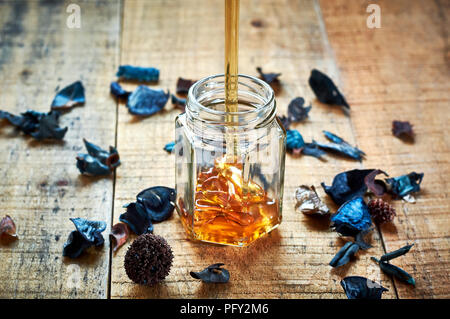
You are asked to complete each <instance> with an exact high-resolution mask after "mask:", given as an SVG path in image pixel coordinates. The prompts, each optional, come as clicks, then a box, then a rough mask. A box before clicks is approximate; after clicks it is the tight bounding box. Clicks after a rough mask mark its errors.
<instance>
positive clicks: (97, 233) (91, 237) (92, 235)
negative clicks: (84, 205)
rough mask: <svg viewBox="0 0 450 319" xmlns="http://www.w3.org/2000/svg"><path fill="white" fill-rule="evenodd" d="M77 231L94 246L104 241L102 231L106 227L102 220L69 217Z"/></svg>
mask: <svg viewBox="0 0 450 319" xmlns="http://www.w3.org/2000/svg"><path fill="white" fill-rule="evenodd" d="M70 220H71V221H72V223H73V224H74V225H75V228H76V229H77V231H78V232H79V233H80V234H81V235H82V236H83V237H84V239H86V240H87V241H88V242H89V243H91V244H92V245H95V246H101V245H103V243H104V241H105V240H104V238H103V235H102V232H103V231H104V230H105V229H106V223H105V222H104V221H92V220H87V219H84V218H70Z"/></svg>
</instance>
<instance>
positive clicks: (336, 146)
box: [314, 131, 366, 161]
mask: <svg viewBox="0 0 450 319" xmlns="http://www.w3.org/2000/svg"><path fill="white" fill-rule="evenodd" d="M323 133H324V134H325V137H326V138H328V139H329V140H330V141H331V142H332V143H327V144H324V143H318V142H314V143H316V144H317V146H318V147H320V148H322V149H325V150H328V151H332V152H336V153H338V154H342V155H345V156H347V157H350V158H353V159H356V160H358V161H360V160H362V156H363V155H366V154H365V153H364V152H363V151H361V150H360V149H358V148H357V147H355V146H351V145H350V144H348V143H347V142H346V141H344V140H343V139H342V138H340V137H339V136H337V135H335V134H333V133H330V132H328V131H323Z"/></svg>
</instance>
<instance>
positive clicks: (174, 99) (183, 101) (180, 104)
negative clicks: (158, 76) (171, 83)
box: [171, 94, 186, 112]
mask: <svg viewBox="0 0 450 319" xmlns="http://www.w3.org/2000/svg"><path fill="white" fill-rule="evenodd" d="M171 101H172V104H173V105H175V106H176V107H177V108H179V109H180V110H181V111H183V112H184V109H185V108H186V99H181V98H179V97H176V96H175V95H173V94H172V98H171Z"/></svg>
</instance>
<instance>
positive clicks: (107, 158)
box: [76, 139, 120, 176]
mask: <svg viewBox="0 0 450 319" xmlns="http://www.w3.org/2000/svg"><path fill="white" fill-rule="evenodd" d="M83 142H84V145H85V147H86V150H87V151H88V153H89V154H78V156H77V157H76V159H77V167H78V169H79V171H80V173H81V174H84V175H89V176H101V175H109V174H110V173H111V172H112V171H113V170H114V169H115V168H116V167H117V166H119V165H120V157H119V153H118V152H117V150H116V149H115V148H114V147H112V146H110V147H109V152H108V151H105V150H104V149H102V148H100V147H98V146H97V145H95V144H93V143H90V142H88V141H87V140H86V139H83Z"/></svg>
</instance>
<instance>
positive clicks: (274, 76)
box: [256, 67, 281, 84]
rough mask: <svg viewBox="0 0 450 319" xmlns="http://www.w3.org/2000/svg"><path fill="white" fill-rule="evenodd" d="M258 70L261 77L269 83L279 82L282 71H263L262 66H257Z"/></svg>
mask: <svg viewBox="0 0 450 319" xmlns="http://www.w3.org/2000/svg"><path fill="white" fill-rule="evenodd" d="M256 71H258V73H259V76H260V77H261V79H262V80H263V81H264V82H266V83H267V84H271V83H275V82H278V81H279V79H278V77H279V76H280V75H281V73H263V71H262V68H261V67H257V68H256Z"/></svg>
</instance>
